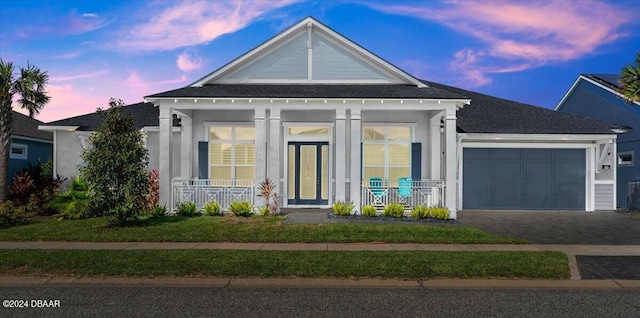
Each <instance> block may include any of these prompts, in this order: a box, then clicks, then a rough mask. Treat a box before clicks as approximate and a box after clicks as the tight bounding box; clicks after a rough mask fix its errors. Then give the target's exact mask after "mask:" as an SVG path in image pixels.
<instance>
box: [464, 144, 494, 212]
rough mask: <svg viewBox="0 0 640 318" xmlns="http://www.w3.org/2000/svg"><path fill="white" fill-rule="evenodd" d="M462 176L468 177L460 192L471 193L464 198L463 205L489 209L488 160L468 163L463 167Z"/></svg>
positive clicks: (489, 166)
mask: <svg viewBox="0 0 640 318" xmlns="http://www.w3.org/2000/svg"><path fill="white" fill-rule="evenodd" d="M465 154H466V153H465ZM463 175H464V176H468V178H469V182H464V185H463V189H462V191H463V192H469V193H473V195H469V196H468V197H467V196H465V197H464V202H463V204H464V205H469V206H475V207H476V209H489V208H491V206H492V202H491V163H490V162H489V161H488V160H485V161H469V162H467V163H466V164H465V165H464V168H463Z"/></svg>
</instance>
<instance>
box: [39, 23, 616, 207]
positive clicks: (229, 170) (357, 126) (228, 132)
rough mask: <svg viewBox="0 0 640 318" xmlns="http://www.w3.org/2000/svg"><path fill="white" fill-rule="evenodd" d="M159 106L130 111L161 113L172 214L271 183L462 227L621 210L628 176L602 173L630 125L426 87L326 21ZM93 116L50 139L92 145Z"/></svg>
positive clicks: (154, 121)
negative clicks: (509, 218)
mask: <svg viewBox="0 0 640 318" xmlns="http://www.w3.org/2000/svg"><path fill="white" fill-rule="evenodd" d="M145 100H146V101H147V102H149V103H152V104H153V105H155V106H156V107H157V108H152V107H151V106H150V104H136V105H132V106H129V107H126V109H129V108H130V107H134V108H136V109H140V110H139V111H132V113H133V114H134V115H141V116H142V114H143V113H146V112H147V111H146V110H145V111H144V112H143V111H142V110H141V109H142V108H144V109H147V110H148V112H149V114H148V116H149V117H145V118H140V117H138V122H139V127H141V129H143V130H146V131H147V132H148V136H149V137H148V138H147V144H148V146H149V149H150V152H151V157H152V161H151V167H152V168H155V167H157V168H159V171H160V200H161V204H162V203H167V204H168V205H172V206H174V207H175V205H176V204H178V203H179V202H182V201H195V202H196V203H197V204H198V205H199V206H201V205H203V204H204V203H205V202H206V201H213V200H216V201H218V202H221V204H222V205H223V206H227V205H228V203H229V202H230V201H232V200H242V199H248V200H252V201H255V202H256V205H260V204H261V202H262V201H261V199H260V198H256V194H257V193H256V192H255V191H256V187H257V185H258V183H259V182H261V181H263V180H265V179H266V178H269V179H271V180H274V181H275V182H276V183H277V190H276V191H277V192H279V193H280V194H281V197H282V200H281V203H282V205H283V206H285V207H287V206H288V207H328V206H330V205H331V204H333V203H335V202H337V201H352V202H354V205H355V206H356V210H358V211H359V207H360V206H361V205H365V204H373V205H376V206H378V207H382V206H383V205H384V204H387V203H389V202H399V203H401V204H404V205H405V206H407V207H410V206H414V205H417V204H426V205H441V206H446V207H448V208H449V209H450V210H451V212H452V214H451V217H452V218H456V211H458V210H460V209H469V210H474V209H491V210H532V209H535V210H558V209H560V210H581V211H594V210H613V209H614V208H615V197H614V196H613V190H612V189H613V187H614V184H615V173H613V171H607V172H604V173H596V171H600V170H599V168H598V167H600V166H601V165H606V164H609V165H611V164H613V158H614V157H615V147H610V146H608V145H614V144H615V139H616V137H617V135H616V134H617V133H619V132H622V131H624V127H621V126H618V125H613V124H609V123H605V122H601V121H596V120H590V119H585V118H581V117H578V116H574V115H569V114H562V113H558V112H554V111H551V110H546V109H542V108H538V107H534V106H530V105H524V104H520V103H516V102H512V101H508V100H504V99H500V98H495V97H491V96H487V95H482V94H478V93H474V92H471V91H466V90H461V89H458V88H454V87H450V86H444V85H440V84H436V83H432V82H427V81H422V80H419V79H416V78H415V77H413V76H411V75H410V74H408V73H406V72H405V71H403V70H401V69H399V68H397V67H396V66H394V65H392V64H390V63H388V62H387V61H385V60H383V59H381V58H380V57H378V56H376V55H374V54H373V53H371V52H369V51H367V50H366V49H364V48H362V47H360V46H358V45H357V44H355V43H354V42H352V41H350V40H349V39H347V38H345V37H343V36H342V35H340V34H338V33H336V32H335V31H333V30H332V29H330V28H328V27H327V26H325V25H323V24H322V23H320V22H318V21H316V20H314V19H313V18H307V19H304V20H302V21H300V22H299V23H297V24H295V25H293V26H292V27H290V28H288V29H287V30H285V31H283V32H282V33H280V34H278V35H276V36H275V37H273V38H272V39H270V40H268V41H266V42H264V43H263V44H261V45H259V46H258V47H256V48H254V49H253V50H251V51H249V52H247V53H246V54H244V55H242V56H240V57H239V58H237V59H235V60H233V61H231V62H230V63H228V64H226V65H224V66H222V67H221V68H219V69H218V70H216V71H214V72H212V73H210V74H209V75H207V76H205V77H203V78H202V79H200V80H198V81H196V82H195V83H193V84H192V85H190V86H187V87H183V88H179V89H176V90H172V91H168V92H163V93H158V94H153V95H150V96H146V97H145ZM152 110H154V111H155V113H152ZM175 115H178V116H179V117H180V122H181V125H180V127H178V128H176V127H174V125H172V121H173V120H172V119H173V116H175ZM87 116H91V115H87ZM79 118H80V117H77V118H76V119H74V118H71V119H66V120H63V121H58V122H55V123H50V124H47V125H43V126H42V129H46V130H52V131H54V134H56V135H55V136H54V139H55V140H56V145H57V147H65V149H72V147H76V148H78V147H79V146H77V144H78V138H80V137H79V136H82V135H83V134H86V132H82V131H78V130H81V129H83V124H82V123H81V120H79ZM147 127H148V128H147ZM85 130H86V128H85ZM66 143H69V144H66ZM71 143H75V144H76V145H75V146H71ZM63 144H64V146H62V145H63ZM603 150H604V153H605V154H604V155H602V153H603ZM74 151H76V152H77V150H74ZM56 153H58V154H59V153H60V151H56ZM64 156H65V157H64V158H63V157H62V156H60V155H56V158H57V159H56V160H57V163H56V167H57V169H58V170H57V171H63V170H65V171H70V172H74V171H75V170H73V169H72V168H69V167H73V166H74V164H75V162H77V156H78V155H77V153H74V154H71V153H68V154H65V155H64ZM156 165H157V166H156ZM63 166H64V167H63ZM402 178H411V179H410V180H407V179H402ZM401 179H402V180H401Z"/></svg>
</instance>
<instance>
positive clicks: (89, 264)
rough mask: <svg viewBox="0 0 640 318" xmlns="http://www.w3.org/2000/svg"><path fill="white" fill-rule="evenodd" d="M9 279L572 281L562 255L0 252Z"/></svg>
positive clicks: (1, 265) (1, 266) (2, 269)
mask: <svg viewBox="0 0 640 318" xmlns="http://www.w3.org/2000/svg"><path fill="white" fill-rule="evenodd" d="M0 259H2V262H0V274H2V275H69V276H102V275H104V276H121V275H126V276H216V277H341V278H367V277H371V278H401V279H417V278H440V277H448V278H526V279H566V278H568V277H569V267H568V264H567V258H566V256H565V255H564V254H563V253H560V252H415V251H411V252H407V251H398V252H377V251H376V252H372V251H360V252H336V251H239V250H0Z"/></svg>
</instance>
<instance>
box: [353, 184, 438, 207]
mask: <svg viewBox="0 0 640 318" xmlns="http://www.w3.org/2000/svg"><path fill="white" fill-rule="evenodd" d="M361 203H362V205H363V206H365V205H373V206H375V207H376V210H383V209H384V207H385V206H386V205H387V204H389V203H399V204H402V205H404V206H405V210H411V208H412V207H415V206H418V205H425V206H429V207H433V206H444V181H441V180H419V181H412V182H411V187H408V186H405V187H403V188H400V187H398V183H397V182H393V183H391V182H389V181H374V182H373V183H372V184H370V183H369V181H364V182H363V183H362V202H361Z"/></svg>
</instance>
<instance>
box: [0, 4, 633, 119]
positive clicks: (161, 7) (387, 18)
mask: <svg viewBox="0 0 640 318" xmlns="http://www.w3.org/2000/svg"><path fill="white" fill-rule="evenodd" d="M638 12H640V1H639V0H610V1H568V0H567V1H533V0H531V1H527V0H519V1H495V0H491V1H401V0H397V1H358V0H355V1H347V0H345V1H328V0H327V1H304V0H300V1H295V0H271V1H248V0H246V1H234V0H219V1H213V0H208V1H170V0H160V1H145V0H136V1H117V0H110V1H107V0H104V1H100V0H96V1H70V0H69V1H65V0H52V1H44V0H42V1H29V0H5V1H3V2H2V5H0V57H1V58H2V59H3V60H6V61H12V62H14V63H15V64H16V65H18V66H26V65H27V61H28V62H29V63H31V64H34V65H36V66H38V67H40V68H41V69H43V70H46V71H48V72H49V75H50V81H49V85H48V87H47V91H48V92H49V94H50V95H51V97H52V100H51V102H50V103H49V104H48V105H47V106H45V108H44V110H43V111H42V112H41V114H40V115H39V116H37V118H38V119H40V120H42V121H45V122H48V121H52V120H57V119H61V118H66V117H70V116H75V115H80V114H85V113H90V112H93V111H95V109H96V108H97V107H106V106H107V103H108V100H109V98H110V97H116V98H121V99H123V100H124V101H125V102H126V103H135V102H139V101H142V99H143V96H145V95H149V94H154V93H159V92H162V91H166V90H171V89H176V88H179V87H183V86H186V85H189V84H191V83H192V82H193V81H195V80H197V79H199V78H201V77H202V76H204V75H206V74H208V73H210V72H211V71H213V70H215V69H217V68H218V67H220V66H222V65H224V64H226V63H227V62H229V61H231V60H233V59H235V58H236V57H238V56H240V55H241V54H243V53H245V52H246V51H248V50H250V49H252V48H253V47H255V46H256V45H258V44H260V43H262V42H264V41H265V40H267V39H269V38H270V37H272V36H274V35H276V34H277V33H279V32H280V31H282V30H284V29H286V28H287V27H288V26H290V25H292V24H294V23H295V22H297V21H299V20H301V19H303V18H304V17H306V16H313V17H314V18H316V19H318V20H319V21H321V22H322V23H324V24H326V25H328V26H329V27H331V28H332V29H334V30H335V31H337V32H339V33H341V34H342V35H344V36H346V37H347V38H349V39H351V40H353V41H354V42H356V43H358V44H360V45H361V46H363V47H365V48H366V49H368V50H369V51H371V52H373V53H375V54H377V55H378V56H380V57H382V58H384V59H385V60H387V61H389V62H391V63H393V64H394V65H396V66H398V67H400V68H402V69H404V70H405V71H407V72H409V73H411V74H412V75H414V76H416V77H418V78H422V79H426V80H430V81H434V82H439V83H443V84H447V85H452V86H457V87H461V88H465V89H470V90H474V91H478V92H482V93H485V94H489V95H494V96H498V97H502V98H507V99H512V100H516V101H519V102H524V103H528V104H532V105H537V106H541V107H546V108H553V107H555V105H556V103H557V102H558V101H559V100H560V99H561V98H562V96H563V95H564V93H565V92H566V91H567V90H568V89H569V87H570V86H571V84H572V83H573V82H574V81H575V79H576V78H577V77H578V75H579V74H581V73H618V72H619V71H620V68H622V67H623V66H624V65H625V64H627V63H630V62H631V61H633V58H634V57H635V54H636V52H637V51H639V50H640V20H639V19H638V18H637V13H638Z"/></svg>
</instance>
